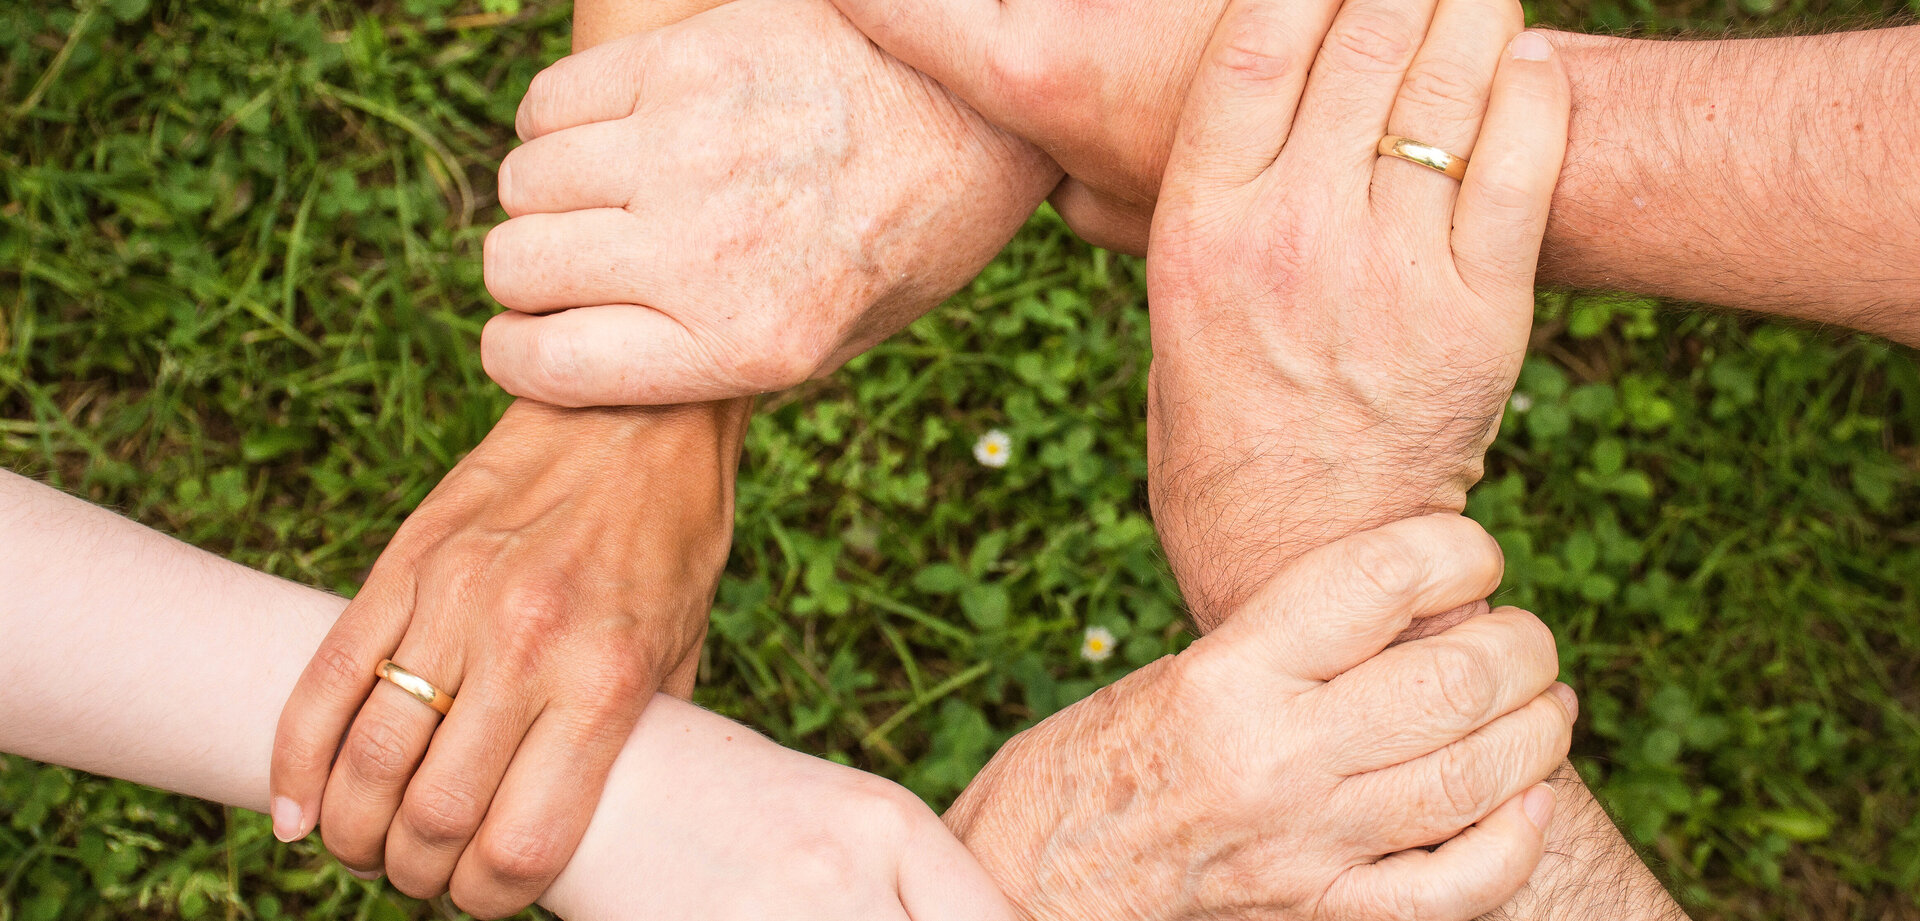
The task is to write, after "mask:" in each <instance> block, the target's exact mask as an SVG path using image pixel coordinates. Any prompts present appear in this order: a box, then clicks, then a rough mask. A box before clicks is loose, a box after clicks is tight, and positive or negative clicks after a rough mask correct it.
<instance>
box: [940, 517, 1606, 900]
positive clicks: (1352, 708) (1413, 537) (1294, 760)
mask: <svg viewBox="0 0 1920 921" xmlns="http://www.w3.org/2000/svg"><path fill="white" fill-rule="evenodd" d="M1499 581H1500V554H1499V549H1498V547H1497V545H1495V544H1494V543H1493V541H1492V539H1491V538H1489V537H1488V536H1487V535H1486V533H1485V532H1484V531H1482V530H1480V528H1479V526H1478V525H1475V524H1473V523H1472V522H1470V521H1467V520H1466V519H1463V518H1459V517H1456V516H1431V517H1425V518H1418V519H1409V520H1406V521H1402V522H1397V523H1395V524H1393V525H1389V526H1387V527H1385V528H1382V529H1379V530H1376V531H1370V532H1364V533H1362V534H1358V535H1354V536H1353V537H1349V538H1347V539H1345V540H1343V541H1340V542H1337V543H1334V544H1330V545H1327V546H1325V547H1322V548H1320V549H1318V550H1315V551H1313V552H1311V553H1308V554H1306V555H1304V556H1302V557H1300V558H1299V559H1298V560H1296V561H1295V562H1294V563H1293V564H1292V565H1291V566H1290V567H1289V568H1288V569H1287V570H1286V571H1285V572H1283V573H1282V574H1281V575H1280V576H1279V577H1277V578H1276V579H1274V580H1273V581H1272V582H1271V583H1269V584H1268V585H1267V586H1266V587H1265V588H1264V589H1263V590H1262V591H1261V593H1260V594H1259V595H1258V596H1256V597H1255V598H1254V599H1252V600H1251V601H1249V602H1248V603H1247V604H1246V605H1245V606H1244V607H1243V608H1242V609H1241V610H1240V611H1239V612H1238V613H1237V614H1236V615H1235V616H1234V618H1233V620H1232V621H1231V622H1229V623H1228V624H1226V625H1225V626H1223V627H1221V628H1220V629H1219V630H1217V631H1215V632H1214V633H1213V634H1211V635H1209V636H1207V637H1206V638H1204V639H1202V640H1200V641H1199V642H1197V643H1195V644H1194V645H1193V646H1192V647H1191V648H1189V649H1188V650H1187V651H1185V652H1183V653H1181V654H1180V655H1178V656H1174V657H1170V658H1167V659H1163V660H1161V661H1160V662H1157V663H1155V664H1153V665H1150V666H1148V667H1146V668H1143V669H1140V670H1139V671H1137V672H1135V673H1133V674H1131V675H1129V676H1128V677H1126V678H1124V679H1122V680H1121V681H1119V682H1117V683H1115V684H1114V685H1112V686H1110V687H1108V688H1106V689H1104V690H1102V691H1101V692H1099V693H1098V694H1095V695H1094V696H1092V697H1090V698H1088V699H1086V700H1084V701H1081V702H1080V703H1078V704H1075V705H1074V706H1072V707H1069V708H1068V709H1066V710H1064V711H1062V712H1060V713H1058V714H1055V715H1054V716H1053V717H1051V718H1049V719H1047V720H1046V721H1044V722H1042V723H1041V724H1040V725H1038V726H1036V727H1034V728H1033V729H1030V730H1028V731H1027V732H1025V733H1022V734H1021V735H1019V736H1017V737H1015V738H1014V739H1013V740H1012V741H1011V742H1009V743H1008V744H1007V745H1006V746H1005V747H1004V748H1002V749H1001V751H1000V752H999V753H998V754H997V755H995V757H994V758H993V760H992V762H990V763H989V764H988V765H987V767H986V769H985V770H984V771H983V772H982V773H981V774H980V776H979V777H978V778H976V779H975V781H974V783H973V785H972V786H970V787H969V788H968V789H967V791H966V793H965V794H964V795H962V797H961V799H960V801H959V802H958V803H957V804H955V806H954V808H953V809H952V811H950V812H949V813H948V815H947V817H946V818H947V823H948V825H949V826H950V827H952V828H953V829H954V830H955V831H956V832H957V833H958V834H959V835H960V838H961V840H962V841H964V842H966V844H967V846H968V848H970V849H971V850H972V851H973V852H974V853H975V854H976V855H977V856H978V857H979V858H980V859H981V861H982V862H983V863H984V864H985V865H986V867H987V869H988V872H990V873H992V874H993V875H994V878H995V879H996V880H997V881H998V882H999V884H1000V887H1001V889H1002V891H1004V892H1005V893H1007V895H1008V896H1009V897H1010V898H1012V899H1013V900H1014V902H1015V904H1016V905H1017V906H1018V907H1019V908H1020V910H1021V911H1022V912H1023V913H1024V915H1025V916H1026V917H1029V918H1033V919H1043V921H1051V919H1059V921H1068V919H1084V918H1104V919H1175V918H1180V919H1213V918H1218V919H1222V921H1225V919H1230V918H1248V917H1257V918H1263V919H1309V918H1389V917H1392V918H1399V917H1420V918H1435V919H1440V918H1459V919H1465V918H1471V917H1475V916H1477V915H1479V914H1480V913H1482V912H1484V911H1487V910H1489V909H1492V908H1494V907H1496V906H1498V905H1499V904H1501V903H1502V902H1504V901H1505V900H1506V899H1507V898H1508V897H1509V896H1510V895H1511V894H1512V893H1513V892H1514V891H1515V890H1517V889H1518V888H1519V886H1520V885H1521V884H1522V883H1523V882H1524V881H1525V880H1526V878H1527V876H1528V874H1530V873H1531V872H1532V870H1533V868H1534V866H1535V864H1537V863H1538V861H1539V858H1540V848H1541V837H1542V834H1543V829H1544V826H1545V825H1546V822H1547V817H1548V815H1549V814H1550V813H1551V809H1552V799H1551V795H1550V794H1549V793H1547V792H1546V790H1545V788H1544V787H1540V786H1537V784H1539V782H1540V781H1542V780H1544V779H1545V778H1546V777H1547V776H1548V775H1549V774H1550V773H1551V772H1552V771H1553V769H1554V767H1555V766H1556V765H1558V764H1559V763H1560V760H1561V759H1562V758H1563V757H1564V756H1565V754H1566V751H1567V746H1568V744H1569V742H1570V740H1571V734H1572V723H1573V717H1574V715H1575V712H1576V710H1577V705H1576V704H1574V698H1573V693H1572V691H1571V690H1569V689H1567V688H1566V686H1565V685H1560V684H1556V683H1555V682H1554V675H1555V673H1556V672H1557V670H1558V667H1559V666H1558V660H1557V658H1556V657H1555V653H1554V643H1553V635H1552V633H1551V631H1549V630H1548V629H1547V628H1546V626H1545V625H1543V624H1541V623H1540V621H1539V620H1538V619H1536V618H1534V617H1533V616H1532V615H1531V614H1527V613H1526V612H1524V611H1518V610H1514V609H1510V608H1503V609H1499V610H1495V611H1492V612H1490V613H1484V614H1482V615H1481V616H1479V617H1475V618H1473V619H1471V620H1468V621H1467V622H1465V623H1462V624H1460V625H1458V626H1455V627H1453V628H1451V629H1448V630H1446V631H1444V632H1442V633H1440V634H1438V635H1435V636H1432V637H1429V638H1426V639H1421V640H1416V641H1413V642H1408V643H1402V644H1400V645H1398V646H1394V647H1393V648H1391V649H1387V648H1386V647H1387V645H1388V644H1389V643H1390V642H1391V641H1392V639H1393V638H1394V636H1395V635H1396V634H1398V633H1400V632H1401V631H1402V630H1404V629H1405V628H1407V627H1408V626H1409V625H1410V624H1411V623H1414V622H1416V621H1418V620H1419V619H1421V618H1424V617H1426V616H1429V615H1432V614H1435V613H1438V612H1441V611H1447V610H1452V609H1454V608H1457V607H1460V606H1462V605H1465V604H1468V603H1470V601H1471V600H1472V599H1477V598H1481V597H1484V596H1485V595H1486V594H1487V593H1488V592H1490V591H1492V589H1493V588H1494V587H1495V586H1496V585H1498V584H1499ZM1483 610H1484V608H1483ZM1382 650H1385V651H1384V652H1383V651H1382ZM1476 823H1477V824H1476ZM1442 842H1445V843H1444V844H1442ZM1434 844H1441V847H1440V848H1439V849H1438V850H1436V851H1433V852H1431V853H1429V852H1427V851H1424V850H1418V849H1419V848H1422V847H1424V846H1428V845H1434Z"/></svg>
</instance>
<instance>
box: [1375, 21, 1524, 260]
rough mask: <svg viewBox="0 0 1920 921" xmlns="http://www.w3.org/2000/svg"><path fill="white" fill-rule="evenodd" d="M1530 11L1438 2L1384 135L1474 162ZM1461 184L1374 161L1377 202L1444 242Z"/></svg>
mask: <svg viewBox="0 0 1920 921" xmlns="http://www.w3.org/2000/svg"><path fill="white" fill-rule="evenodd" d="M1525 24H1526V23H1525V16H1524V15H1523V14H1522V13H1521V11H1520V4H1519V3H1517V2H1515V0H1440V4H1439V7H1438V8H1437V9H1436V10H1435V11H1434V14H1433V28H1432V29H1430V30H1428V32H1427V37H1426V40H1425V41H1424V42H1422V43H1421V45H1420V51H1419V53H1418V54H1416V55H1414V58H1413V66H1412V67H1411V68H1410V69H1408V71H1407V77H1406V80H1404V81H1402V82H1401V84H1400V95H1399V98H1397V99H1396V100H1394V103H1393V114H1392V115H1391V116H1390V117H1389V118H1388V119H1387V133H1388V134H1393V135H1398V136H1400V137H1405V138H1412V139H1413V140H1416V141H1419V142H1420V143H1423V144H1427V145H1430V146H1433V147H1438V148H1440V149H1441V150H1444V151H1447V152H1448V153H1451V154H1453V155H1454V156H1456V157H1466V158H1468V160H1469V162H1471V159H1472V156H1473V148H1474V142H1475V140H1476V139H1477V138H1478V137H1479V136H1480V121H1481V119H1482V117H1483V116H1485V115H1486V111H1487V97H1488V95H1489V94H1490V93H1491V91H1492V87H1493V76H1494V71H1495V70H1497V69H1498V68H1499V66H1500V58H1501V52H1502V50H1503V49H1504V48H1506V46H1507V42H1508V41H1510V40H1512V38H1513V37H1514V36H1515V35H1517V34H1519V32H1520V29H1521V28H1522V27H1523V26H1524V25H1525ZM1459 186H1460V184H1459V183H1458V182H1455V181H1454V180H1452V179H1450V178H1447V177H1446V176H1443V175H1441V174H1439V173H1436V172H1434V171H1433V170H1431V169H1429V168H1427V167H1424V166H1421V165H1419V164H1416V163H1409V162H1407V161H1405V160H1401V159H1398V158H1396V157H1381V158H1380V159H1378V160H1376V161H1375V164H1374V176H1373V191H1374V195H1373V202H1374V205H1375V207H1376V208H1378V209H1381V210H1383V211H1385V213H1387V214H1389V215H1393V216H1395V217H1397V218H1401V219H1402V220H1404V221H1407V222H1408V223H1410V224H1411V225H1412V226H1414V227H1418V228H1421V229H1425V230H1429V231H1430V232H1431V233H1432V235H1433V240H1434V241H1435V242H1437V243H1439V244H1440V245H1445V243H1446V240H1447V232H1448V227H1449V224H1450V222H1449V221H1448V220H1445V218H1450V217H1451V216H1452V214H1453V203H1454V196H1455V193H1456V192H1458V191H1459Z"/></svg>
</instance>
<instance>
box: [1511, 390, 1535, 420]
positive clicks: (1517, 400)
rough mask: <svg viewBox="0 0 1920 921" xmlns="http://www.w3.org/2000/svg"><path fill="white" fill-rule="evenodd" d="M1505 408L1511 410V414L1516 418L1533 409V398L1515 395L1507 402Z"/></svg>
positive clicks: (1520, 394)
mask: <svg viewBox="0 0 1920 921" xmlns="http://www.w3.org/2000/svg"><path fill="white" fill-rule="evenodd" d="M1507 408H1508V409H1511V410H1513V414H1514V415H1516V416H1517V415H1519V414H1521V413H1524V412H1526V411H1527V410H1529V409H1532V408H1533V398H1532V397H1530V396H1527V395H1526V394H1524V393H1516V394H1514V395H1513V399H1511V400H1508V401H1507Z"/></svg>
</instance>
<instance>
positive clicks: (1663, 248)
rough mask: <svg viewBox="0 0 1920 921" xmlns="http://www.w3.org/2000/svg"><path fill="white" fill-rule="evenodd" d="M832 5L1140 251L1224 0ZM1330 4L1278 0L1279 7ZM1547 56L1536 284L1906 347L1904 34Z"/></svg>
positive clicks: (1909, 172) (1909, 225) (1913, 44)
mask: <svg viewBox="0 0 1920 921" xmlns="http://www.w3.org/2000/svg"><path fill="white" fill-rule="evenodd" d="M837 2H838V3H839V4H840V6H841V8H842V9H844V10H846V11H847V12H848V14H849V15H850V16H851V17H852V18H853V19H854V20H855V21H856V22H857V23H858V24H859V25H860V26H861V27H862V28H863V29H864V30H866V31H867V33H868V34H869V35H871V36H873V38H874V39H875V40H876V41H877V42H879V43H880V44H881V46H882V47H885V48H886V49H887V50H888V51H890V52H892V53H893V54H895V55H896V56H898V57H899V58H900V59H901V60H903V61H905V62H906V63H908V64H910V65H912V66H914V67H917V68H919V69H920V70H921V71H922V72H924V73H926V74H927V75H929V76H931V77H933V78H934V79H936V80H939V81H940V82H941V83H943V84H945V85H946V86H948V87H949V88H950V89H952V90H953V91H954V92H955V93H956V94H958V95H959V96H960V97H961V98H963V99H965V100H966V101H967V102H969V103H970V104H972V105H973V106H974V107H975V108H976V109H979V110H980V112H981V113H982V114H984V115H986V116H987V117H988V118H989V119H990V120H992V121H994V122H995V123H997V124H999V125H1002V126H1003V127H1006V128H1007V129H1009V130H1011V131H1013V132H1014V133H1016V134H1019V135H1021V136H1023V137H1025V138H1027V139H1029V140H1031V141H1033V142H1034V143H1036V144H1038V145H1040V146H1041V147H1042V148H1043V149H1045V150H1046V151H1047V153H1049V154H1050V155H1052V156H1053V157H1054V159H1055V160H1056V161H1058V162H1059V163H1060V165H1061V166H1063V167H1065V169H1066V170H1067V172H1068V174H1069V175H1070V177H1072V178H1071V179H1070V180H1069V181H1068V182H1067V183H1066V184H1065V185H1063V186H1062V188H1061V191H1060V192H1059V193H1057V194H1056V196H1055V204H1056V205H1057V206H1059V207H1060V209H1061V212H1062V214H1064V215H1065V216H1066V217H1067V218H1068V220H1069V222H1071V223H1073V224H1074V225H1075V228H1076V229H1077V230H1080V231H1081V232H1082V233H1083V234H1085V235H1087V236H1088V237H1089V239H1093V240H1094V241H1095V242H1099V243H1103V244H1105V245H1111V246H1115V247H1117V248H1121V249H1126V250H1128V251H1131V252H1136V253H1137V252H1141V251H1142V250H1143V249H1144V247H1145V245H1146V239H1147V220H1148V218H1149V217H1150V216H1151V214H1152V210H1153V202H1154V201H1155V200H1156V199H1157V198H1158V194H1159V185H1160V177H1161V174H1162V172H1163V171H1164V168H1165V165H1166V160H1167V154H1168V151H1169V149H1170V148H1171V146H1172V142H1173V130H1174V125H1175V124H1176V122H1177V119H1178V114H1179V111H1180V104H1181V101H1182V100H1183V99H1184V98H1185V94H1186V89H1187V84H1188V82H1189V81H1190V80H1191V78H1192V75H1193V72H1194V67H1195V66H1196V64H1197V62H1198V61H1199V59H1200V54H1201V51H1202V49H1203V48H1204V47H1205V44H1206V41H1207V38H1208V36H1209V35H1211V34H1212V32H1213V29H1214V25H1215V24H1216V23H1217V22H1219V19H1220V16H1221V11H1222V10H1223V9H1225V7H1226V5H1227V0H1171V2H1169V0H1115V2H1111V3H1101V4H1062V3H1054V2H1051V0H1004V2H983V0H837ZM1328 6H1329V4H1328V3H1327V2H1326V0H1291V2H1289V3H1288V4H1287V6H1286V15H1289V16H1291V17H1293V18H1295V19H1296V20H1297V21H1304V20H1309V19H1311V18H1313V17H1323V16H1325V15H1326V13H1325V9H1326V8H1327V7H1328ZM1554 41H1555V43H1556V44H1557V45H1558V47H1559V50H1560V51H1561V53H1562V55H1563V57H1564V58H1565V60H1566V63H1567V71H1568V74H1569V77H1570V78H1571V81H1572V84H1573V99H1574V118H1573V124H1572V130H1571V144H1572V146H1571V149H1570V150H1569V152H1568V156H1567V159H1566V163H1565V169H1564V171H1563V172H1562V174H1561V181H1560V187H1559V191H1558V193H1557V194H1556V195H1555V197H1554V201H1553V215H1552V220H1551V223H1550V226H1549V228H1548V232H1547V243H1546V247H1545V249H1544V251H1543V255H1542V278H1543V280H1544V281H1546V282H1548V283H1553V284H1566V285H1579V286H1599V287H1608V288H1619V289H1627V290H1632V291H1638V292H1642V293H1646V294H1655V295H1661V296H1665V297H1672V298H1679V299H1683V300H1694V301H1702V302H1705V303H1710V304H1718V305H1722V306H1728V307H1738V308H1744V309H1752V310H1759V311H1764V312H1768V313H1774V314H1779V315H1782V316H1789V317H1796V318H1799V319H1803V320H1811V321H1814V322H1821V323H1834V324H1839V325H1846V326H1853V327H1856V328H1859V329H1864V330H1867V331H1869V332H1874V333H1879V334H1881V335H1885V336H1888V337H1890V338H1893V339H1896V340H1898V341H1901V342H1905V343H1907V344H1920V269H1915V268H1914V267H1915V266H1916V265H1920V183H1915V182H1913V181H1912V177H1913V176H1914V175H1915V174H1916V173H1917V172H1920V122H1917V121H1916V119H1915V118H1914V114H1915V113H1916V112H1920V27H1907V28H1890V29H1881V30H1876V31H1870V32H1851V33H1842V34H1834V35H1824V36H1813V37H1802V38H1769V39H1753V40H1719V41H1645V40H1627V39H1617V38H1599V37H1593V36H1583V35H1574V34H1570V33H1559V34H1555V36H1554ZM1375 44H1376V45H1377V44H1378V43H1377V42H1376V43H1375ZM1363 50H1367V51H1370V52H1377V53H1382V54H1388V55H1390V54H1392V51H1391V49H1384V48H1378V47H1376V48H1372V49H1363ZM1425 89H1427V90H1433V91H1435V92H1437V93H1438V94H1442V95H1444V94H1448V93H1455V92H1458V90H1459V88H1458V86H1456V85H1453V82H1450V81H1444V80H1443V81H1440V82H1436V83H1434V84H1431V85H1429V86H1427V87H1425Z"/></svg>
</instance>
